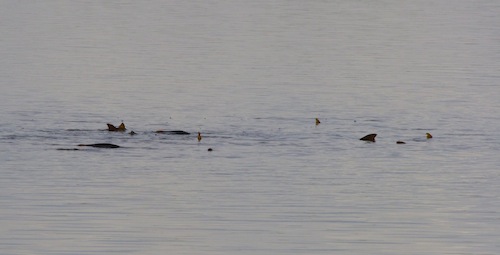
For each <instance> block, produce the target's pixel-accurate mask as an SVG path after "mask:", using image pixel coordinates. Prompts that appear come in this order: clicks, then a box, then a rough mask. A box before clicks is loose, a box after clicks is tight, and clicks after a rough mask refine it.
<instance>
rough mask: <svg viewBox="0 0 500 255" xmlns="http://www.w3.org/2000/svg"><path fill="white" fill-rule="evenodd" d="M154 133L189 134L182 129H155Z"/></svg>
mask: <svg viewBox="0 0 500 255" xmlns="http://www.w3.org/2000/svg"><path fill="white" fill-rule="evenodd" d="M155 133H157V134H172V135H189V133H188V132H186V131H182V130H168V131H165V130H156V131H155Z"/></svg>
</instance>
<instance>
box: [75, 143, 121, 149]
mask: <svg viewBox="0 0 500 255" xmlns="http://www.w3.org/2000/svg"><path fill="white" fill-rule="evenodd" d="M78 146H90V147H95V148H120V146H118V145H116V144H112V143H92V144H78Z"/></svg>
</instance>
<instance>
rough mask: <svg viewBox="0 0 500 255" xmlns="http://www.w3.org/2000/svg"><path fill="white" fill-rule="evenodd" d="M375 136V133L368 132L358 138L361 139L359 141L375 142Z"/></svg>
mask: <svg viewBox="0 0 500 255" xmlns="http://www.w3.org/2000/svg"><path fill="white" fill-rule="evenodd" d="M375 136H377V134H369V135H365V136H363V137H362V138H360V139H359V140H361V141H368V142H375Z"/></svg>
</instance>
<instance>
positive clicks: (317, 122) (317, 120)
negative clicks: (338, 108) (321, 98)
mask: <svg viewBox="0 0 500 255" xmlns="http://www.w3.org/2000/svg"><path fill="white" fill-rule="evenodd" d="M320 123H321V121H319V119H318V118H316V126H317V125H319V124H320Z"/></svg>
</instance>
